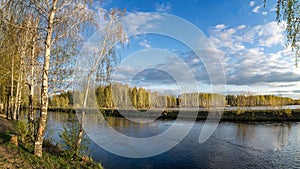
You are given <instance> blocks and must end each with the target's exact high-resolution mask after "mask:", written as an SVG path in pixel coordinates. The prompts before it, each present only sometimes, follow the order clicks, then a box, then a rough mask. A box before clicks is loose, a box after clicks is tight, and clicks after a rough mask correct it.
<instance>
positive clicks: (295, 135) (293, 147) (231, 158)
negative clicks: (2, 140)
mask: <svg viewBox="0 0 300 169" xmlns="http://www.w3.org/2000/svg"><path fill="white" fill-rule="evenodd" d="M21 117H23V118H24V119H27V117H26V114H24V113H23V114H22V115H21ZM88 117H89V118H88V119H87V122H88V123H89V125H88V126H89V127H91V128H90V129H89V130H91V131H93V130H94V132H93V133H92V134H94V136H93V137H96V138H97V139H101V140H102V142H104V143H106V144H115V143H117V144H122V146H125V147H126V145H127V144H126V142H124V141H123V142H122V140H121V141H115V140H113V139H112V138H110V134H109V133H106V132H107V131H108V130H106V127H108V126H110V127H113V128H114V129H115V130H117V131H119V132H121V133H123V134H125V135H128V136H131V137H145V138H147V137H151V136H155V135H157V134H159V133H162V132H163V131H165V130H166V129H168V127H170V126H171V125H172V124H173V121H167V120H166V121H164V120H156V121H154V122H152V123H136V122H133V121H130V120H126V119H124V118H117V117H105V118H104V117H103V116H102V115H99V114H94V115H91V116H88ZM71 119H72V115H71V114H67V113H59V112H49V117H48V124H49V125H48V129H49V130H53V131H54V132H53V136H52V137H53V138H56V139H59V137H58V134H59V132H61V130H62V126H63V124H66V123H69V122H71ZM103 120H105V122H106V123H103ZM187 124H189V121H184V122H181V123H180V124H178V125H180V126H181V127H184V126H185V125H187ZM203 124H204V123H203V122H201V121H199V122H196V123H195V125H194V127H193V128H192V130H191V131H190V133H189V134H188V135H187V136H186V137H185V138H184V140H182V141H181V142H180V144H178V145H177V146H175V147H174V148H173V149H171V150H169V151H167V152H165V153H163V154H160V155H158V156H155V157H151V158H142V159H131V158H124V157H120V156H117V155H114V154H111V153H109V152H107V151H105V150H103V149H102V148H101V147H99V146H98V145H96V144H92V145H91V150H92V156H93V158H94V159H95V160H96V161H100V162H102V164H103V165H104V167H105V168H175V167H176V168H300V123H229V122H222V123H221V124H220V125H219V126H218V128H217V130H216V131H215V133H214V134H213V136H212V137H211V138H210V139H208V140H207V141H206V142H205V143H203V144H199V142H198V137H199V134H200V131H201V129H202V127H203ZM93 127H94V128H93ZM99 128H101V129H102V130H101V132H98V131H97V130H99ZM178 132H180V131H178ZM149 149H151V144H149ZM124 150H125V149H124Z"/></svg>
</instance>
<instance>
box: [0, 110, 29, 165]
mask: <svg viewBox="0 0 300 169" xmlns="http://www.w3.org/2000/svg"><path fill="white" fill-rule="evenodd" d="M12 129H13V125H12V123H11V122H10V121H9V120H7V119H6V118H5V115H3V114H0V168H3V169H15V168H16V169H17V168H32V167H31V166H30V165H29V164H28V163H27V162H26V161H24V160H23V159H22V158H21V156H20V154H19V152H18V150H17V149H15V148H13V147H12V146H9V145H8V144H7V142H9V135H8V134H7V131H11V130H12Z"/></svg>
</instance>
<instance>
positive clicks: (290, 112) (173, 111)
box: [48, 108, 300, 122]
mask: <svg viewBox="0 0 300 169" xmlns="http://www.w3.org/2000/svg"><path fill="white" fill-rule="evenodd" d="M48 111H55V112H64V113H76V111H78V112H80V111H82V110H80V109H73V108H48ZM139 111H140V112H146V111H147V110H139ZM195 111H198V114H197V120H206V118H207V116H208V114H209V113H210V112H209V109H204V108H201V109H199V110H196V109H185V108H181V109H180V108H170V109H154V110H151V111H147V112H146V113H137V112H138V111H136V110H135V111H132V110H117V109H109V108H103V109H101V110H100V112H101V113H102V114H103V115H104V116H113V117H124V116H126V117H145V118H158V119H162V120H164V119H176V118H177V116H178V114H179V112H181V113H182V114H181V117H182V118H183V119H191V117H194V115H192V114H194V112H195ZM86 112H87V113H98V112H99V110H98V109H87V110H86ZM193 119H194V118H193ZM221 121H231V122H265V121H274V122H281V121H282V122H283V121H300V109H265V110H263V109H262V110H259V109H243V110H237V109H235V110H228V109H225V110H224V111H223V112H222V118H221Z"/></svg>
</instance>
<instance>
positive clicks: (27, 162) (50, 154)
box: [0, 117, 103, 169]
mask: <svg viewBox="0 0 300 169" xmlns="http://www.w3.org/2000/svg"><path fill="white" fill-rule="evenodd" d="M15 125H16V124H15V122H11V121H8V120H6V119H4V118H1V117H0V126H1V128H0V168H47V169H48V168H49V169H54V168H55V169H56V168H84V169H88V168H103V167H102V166H101V164H99V163H97V162H94V161H92V160H91V159H90V158H87V157H80V158H77V159H70V158H69V157H67V156H66V155H64V151H63V150H62V149H61V148H60V147H58V146H55V145H53V144H52V143H51V142H50V141H49V140H45V141H44V144H43V157H42V158H38V157H36V156H34V155H33V143H32V141H28V140H23V141H22V140H20V138H19V139H18V145H15V144H13V143H11V138H12V136H18V133H16V131H14V130H15V129H14V128H15Z"/></svg>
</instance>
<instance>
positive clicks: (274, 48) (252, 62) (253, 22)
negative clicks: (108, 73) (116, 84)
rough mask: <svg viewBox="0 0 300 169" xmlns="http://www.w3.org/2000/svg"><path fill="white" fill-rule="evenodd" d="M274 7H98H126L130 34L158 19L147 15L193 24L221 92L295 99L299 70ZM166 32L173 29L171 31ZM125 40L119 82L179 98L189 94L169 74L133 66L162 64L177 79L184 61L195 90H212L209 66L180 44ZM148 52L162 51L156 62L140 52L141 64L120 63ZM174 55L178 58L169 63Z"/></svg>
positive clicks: (150, 37)
mask: <svg viewBox="0 0 300 169" xmlns="http://www.w3.org/2000/svg"><path fill="white" fill-rule="evenodd" d="M275 5H276V0H267V5H266V7H263V0H256V1H249V0H217V1H204V0H202V1H201V0H187V1H180V0H169V1H151V0H150V1H139V0H126V1H117V0H110V1H106V2H105V3H104V4H102V5H101V8H104V9H110V8H120V9H123V8H126V11H127V12H126V16H127V19H128V25H127V26H128V27H129V28H128V29H129V30H135V29H136V27H143V28H145V27H148V29H151V25H152V24H153V21H154V20H155V19H157V17H156V15H155V14H154V13H150V14H149V13H147V12H158V13H166V14H172V15H175V16H177V17H180V18H183V19H184V20H186V21H188V22H190V23H192V24H193V25H195V26H196V27H197V28H198V29H199V30H200V31H202V32H203V33H204V35H205V36H206V38H207V39H208V40H209V42H210V43H211V44H212V45H211V46H213V47H214V52H215V53H217V55H218V57H219V58H220V62H221V64H222V67H223V69H224V76H225V78H226V94H229V93H231V94H236V93H245V92H253V93H254V94H275V95H280V96H287V97H292V98H297V99H298V98H299V97H300V90H299V89H300V88H299V87H300V83H299V81H300V70H299V68H296V67H295V62H294V60H295V58H294V53H293V52H292V51H291V50H290V48H287V47H286V46H285V31H284V23H283V24H281V25H278V24H277V23H276V22H275V18H276V14H275V10H274V9H275ZM168 29H170V31H172V30H173V29H175V28H174V27H173V28H168ZM129 41H130V44H129V46H128V48H126V49H125V50H124V51H123V61H124V62H123V63H124V64H123V65H122V66H120V67H118V71H117V74H116V76H115V77H116V79H117V80H118V81H121V82H122V80H123V82H126V83H130V84H131V85H139V86H144V87H146V88H149V89H153V90H158V91H161V92H165V93H172V94H180V92H182V91H188V90H185V89H183V87H182V86H181V87H180V86H178V84H176V81H177V80H176V79H174V77H172V75H168V72H164V71H159V70H154V69H145V70H142V69H137V67H139V64H140V66H143V64H146V63H151V64H152V67H160V66H161V65H167V66H168V70H170V71H171V69H174V70H172V71H174V72H175V71H177V75H176V76H178V77H180V76H182V77H187V76H186V73H187V71H183V70H181V71H179V70H178V69H179V68H180V67H178V64H177V62H183V63H184V64H186V65H187V66H188V67H189V69H190V71H191V72H192V73H193V75H194V77H195V79H196V82H197V85H198V91H199V92H211V91H212V90H211V89H212V87H211V83H210V82H209V73H208V72H209V70H207V69H209V67H208V66H207V65H205V64H204V63H203V60H201V59H200V60H199V58H197V56H196V55H195V53H194V52H192V51H191V50H190V49H189V47H188V46H186V45H185V44H183V43H181V42H178V41H177V40H176V39H172V38H170V37H164V36H161V35H155V34H141V35H139V36H134V37H131V38H130V39H129ZM211 46H210V47H211ZM151 48H155V49H162V50H165V51H166V53H165V56H164V57H165V58H164V59H161V60H160V63H158V62H155V61H153V60H154V58H155V57H151V56H149V54H147V56H146V55H145V57H143V56H142V55H143V53H139V54H140V55H141V57H143V61H141V60H139V61H137V63H133V60H132V61H130V60H129V62H128V59H127V62H126V61H125V60H126V57H128V56H130V55H132V54H133V53H136V52H139V51H145V50H147V49H151ZM174 56H176V57H177V58H179V59H177V60H176V59H172V58H174ZM158 60H159V59H158ZM172 61H173V62H172ZM125 63H126V64H125ZM130 63H132V64H130ZM138 63H139V64H138ZM154 64H156V66H153V65H154ZM128 78H129V80H128ZM125 79H127V80H125ZM185 88H189V87H185Z"/></svg>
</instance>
